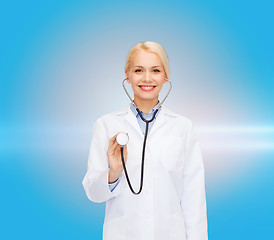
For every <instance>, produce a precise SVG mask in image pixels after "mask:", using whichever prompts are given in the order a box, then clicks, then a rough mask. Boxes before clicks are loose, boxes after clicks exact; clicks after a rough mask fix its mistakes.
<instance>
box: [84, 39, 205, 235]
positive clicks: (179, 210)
mask: <svg viewBox="0 0 274 240" xmlns="http://www.w3.org/2000/svg"><path fill="white" fill-rule="evenodd" d="M125 75H126V80H127V82H128V83H129V84H130V85H131V87H132V90H133V92H134V104H135V106H137V107H138V108H139V110H140V111H141V113H142V115H143V117H145V118H146V119H151V118H152V116H153V113H154V111H155V110H156V109H157V107H159V104H160V102H159V99H158V98H159V93H160V91H161V89H162V87H163V84H165V83H166V82H167V81H168V78H169V62H168V57H167V55H166V52H165V51H164V49H163V48H162V46H161V45H159V44H158V43H155V42H141V43H139V44H137V45H135V46H134V47H133V48H132V49H131V50H130V52H129V54H128V57H127V60H126V65H125ZM134 104H133V103H132V102H131V103H130V104H129V105H127V106H126V107H124V108H123V109H121V110H119V111H115V112H112V113H109V114H106V115H104V116H102V117H100V118H99V119H98V120H97V121H96V122H95V124H94V126H93V135H92V141H91V146H90V153H89V159H88V170H87V173H86V175H85V177H84V180H83V186H84V189H85V192H86V194H87V197H88V198H89V199H90V200H91V201H93V202H104V201H106V209H105V220H104V225H103V239H104V240H152V239H154V240H206V239H207V238H208V237H207V213H206V212H207V210H206V195H205V183H204V166H203V160H202V155H201V150H200V147H199V143H198V142H197V140H196V138H195V136H194V134H193V126H192V123H191V121H190V120H189V119H188V118H186V117H184V116H181V115H179V114H177V113H174V112H173V111H171V110H170V109H169V108H167V107H166V106H165V105H162V106H160V108H159V110H158V112H157V113H156V116H155V119H154V120H153V121H152V122H150V123H149V128H148V136H147V141H146V146H145V161H144V174H143V187H142V191H141V192H140V194H133V193H132V191H131V190H130V188H129V185H128V182H127V179H126V176H125V170H124V168H123V164H122V160H121V151H120V149H121V146H120V145H119V144H118V143H117V141H116V136H117V134H118V133H120V132H125V133H126V134H127V135H128V137H129V141H128V143H127V144H126V145H125V146H124V147H123V150H124V151H123V157H124V162H125V163H126V170H127V173H128V176H129V179H130V183H131V185H132V188H133V189H134V190H135V191H136V190H138V189H139V187H140V179H141V174H140V172H141V167H142V166H141V165H142V164H141V163H142V147H143V140H144V134H145V129H146V123H145V122H144V121H143V120H142V119H141V118H140V114H139V113H138V112H137V111H136V108H135V106H134Z"/></svg>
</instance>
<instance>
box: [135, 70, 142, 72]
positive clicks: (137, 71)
mask: <svg viewBox="0 0 274 240" xmlns="http://www.w3.org/2000/svg"><path fill="white" fill-rule="evenodd" d="M141 71H142V70H141V69H136V70H135V71H134V72H141Z"/></svg>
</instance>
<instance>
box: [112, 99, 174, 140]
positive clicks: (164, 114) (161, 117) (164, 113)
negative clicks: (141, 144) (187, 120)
mask: <svg viewBox="0 0 274 240" xmlns="http://www.w3.org/2000/svg"><path fill="white" fill-rule="evenodd" d="M115 115H116V116H122V117H124V119H125V120H126V121H128V122H129V123H130V124H131V125H132V126H133V127H134V128H135V129H136V131H137V132H138V133H139V134H140V135H141V136H142V137H143V136H144V135H143V133H142V131H141V128H140V126H139V123H138V121H137V118H136V116H134V113H133V112H132V110H131V109H130V104H128V105H127V106H126V107H124V108H122V109H121V110H119V111H117V112H116V113H115ZM170 117H178V114H176V113H174V112H173V111H171V110H170V109H169V108H167V107H166V106H165V105H162V106H161V111H160V112H159V114H158V116H157V117H156V120H155V122H154V124H153V126H152V128H151V130H150V132H149V134H148V136H150V135H152V134H153V133H154V132H155V131H156V130H157V129H158V128H159V127H160V126H162V125H163V124H164V123H165V122H166V121H167V120H168V119H169V118H170Z"/></svg>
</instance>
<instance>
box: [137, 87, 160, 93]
mask: <svg viewBox="0 0 274 240" xmlns="http://www.w3.org/2000/svg"><path fill="white" fill-rule="evenodd" d="M138 87H139V88H140V89H141V90H142V91H145V92H151V91H153V90H154V89H155V88H156V86H155V85H138Z"/></svg>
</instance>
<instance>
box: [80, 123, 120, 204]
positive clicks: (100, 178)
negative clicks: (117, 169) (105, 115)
mask: <svg viewBox="0 0 274 240" xmlns="http://www.w3.org/2000/svg"><path fill="white" fill-rule="evenodd" d="M108 143H109V138H108V135H107V133H106V131H105V129H104V127H103V126H102V123H101V122H100V120H97V121H96V122H95V124H94V127H93V134H92V140H91V145H90V152H89V158H88V170H87V173H86V175H85V177H84V179H83V186H84V189H85V192H86V195H87V197H88V198H89V199H90V200H91V201H93V202H104V201H106V200H108V199H110V198H112V197H115V196H117V195H118V194H119V193H120V191H121V189H120V187H121V186H120V185H121V184H119V183H117V186H116V187H115V189H113V191H110V188H109V183H108V182H109V181H108V176H109V164H108V157H107V150H108Z"/></svg>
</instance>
